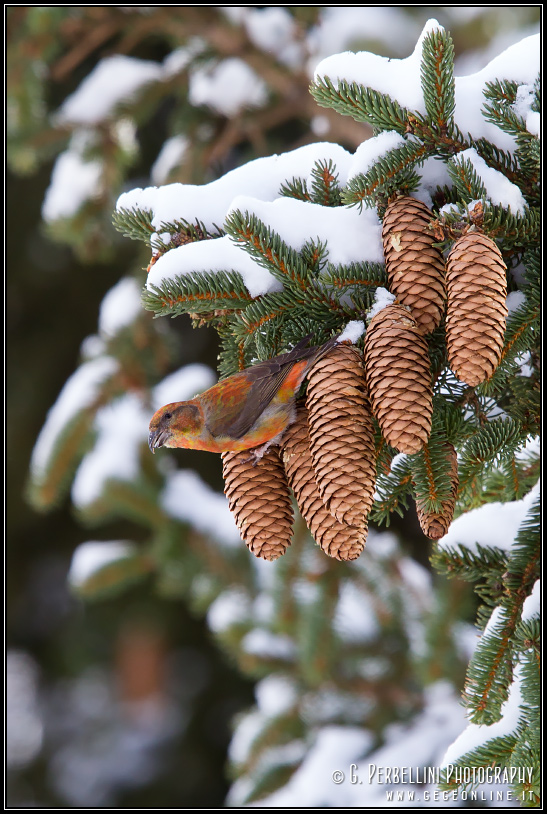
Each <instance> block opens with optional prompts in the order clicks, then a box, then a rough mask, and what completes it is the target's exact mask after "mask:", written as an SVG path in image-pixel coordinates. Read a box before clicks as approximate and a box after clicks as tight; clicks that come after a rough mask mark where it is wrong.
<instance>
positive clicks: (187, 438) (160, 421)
mask: <svg viewBox="0 0 547 814" xmlns="http://www.w3.org/2000/svg"><path fill="white" fill-rule="evenodd" d="M202 429H203V421H202V418H201V413H200V410H199V407H198V406H197V405H196V404H193V403H192V402H190V401H179V402H176V403H174V404H166V405H165V407H162V408H161V409H160V410H158V411H157V413H155V414H154V415H153V416H152V420H151V422H150V427H149V430H150V432H149V434H148V446H149V447H150V450H151V452H155V451H156V449H158V448H159V447H186V448H191V447H192V446H193V442H194V441H195V439H196V438H197V437H198V436H199V434H200V433H201V431H202Z"/></svg>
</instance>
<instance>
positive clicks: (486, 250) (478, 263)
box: [446, 232, 507, 387]
mask: <svg viewBox="0 0 547 814" xmlns="http://www.w3.org/2000/svg"><path fill="white" fill-rule="evenodd" d="M505 271H506V266H505V263H504V262H503V258H502V256H501V252H500V250H499V249H498V247H497V246H496V244H495V243H494V241H493V240H491V238H489V237H487V236H486V235H484V234H482V233H481V232H468V233H467V234H466V235H462V237H460V238H459V239H458V240H457V241H456V242H455V243H454V245H453V247H452V249H451V251H450V254H449V255H448V258H447V266H446V279H447V290H448V302H447V309H446V343H447V347H448V363H449V365H450V368H451V370H453V371H454V373H455V374H456V376H457V377H458V379H460V381H462V382H465V384H468V385H470V386H471V387H475V386H476V385H478V384H480V383H481V382H484V381H486V380H487V379H489V378H490V377H491V376H492V374H493V373H494V371H495V369H496V368H497V366H498V364H499V362H500V359H501V353H502V350H503V340H504V336H505V320H506V318H507V306H506V303H505V299H506V296H507V280H506V275H505Z"/></svg>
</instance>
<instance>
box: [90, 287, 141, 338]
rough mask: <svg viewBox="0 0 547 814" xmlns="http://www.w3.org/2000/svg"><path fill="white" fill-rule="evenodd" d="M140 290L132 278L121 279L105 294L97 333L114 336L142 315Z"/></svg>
mask: <svg viewBox="0 0 547 814" xmlns="http://www.w3.org/2000/svg"><path fill="white" fill-rule="evenodd" d="M142 312H143V311H142V305H141V290H140V286H139V285H138V284H137V281H136V280H135V279H134V278H133V277H122V278H121V280H119V281H118V282H117V283H116V285H115V286H113V287H112V288H111V289H110V291H108V292H107V294H106V295H105V297H104V298H103V301H102V303H101V306H100V309H99V333H101V334H102V335H103V336H106V337H112V336H115V335H116V334H117V333H118V332H119V331H121V330H122V329H123V328H126V327H127V326H128V325H131V324H132V323H133V322H134V320H135V319H136V318H137V317H138V316H139V314H142Z"/></svg>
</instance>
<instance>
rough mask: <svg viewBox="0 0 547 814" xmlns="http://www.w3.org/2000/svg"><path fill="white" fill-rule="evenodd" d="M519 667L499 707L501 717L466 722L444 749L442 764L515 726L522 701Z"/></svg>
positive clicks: (456, 758)
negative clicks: (481, 722) (481, 721)
mask: <svg viewBox="0 0 547 814" xmlns="http://www.w3.org/2000/svg"><path fill="white" fill-rule="evenodd" d="M520 682H521V667H520V665H519V664H517V665H516V667H515V670H514V674H513V683H512V684H511V687H510V689H509V697H508V699H507V701H506V702H505V703H504V704H503V706H502V708H501V718H500V720H499V721H496V722H495V723H493V724H490V725H486V724H472V723H470V724H468V725H467V727H466V728H465V729H464V731H463V732H462V733H461V734H460V735H459V736H458V737H457V738H456V740H455V741H454V743H452V744H451V745H450V746H449V748H448V749H447V750H446V753H445V755H444V757H443V760H442V766H443V767H446V766H450V764H452V763H455V762H456V761H457V760H458V759H459V758H461V757H462V756H463V755H465V753H466V752H470V751H471V750H472V749H478V747H479V746H484V745H485V744H486V743H487V742H488V741H489V740H491V739H492V738H501V737H503V736H504V735H511V734H512V733H513V732H514V731H515V729H516V728H517V725H518V721H519V718H520V715H521V711H520V704H521V703H522V693H521V689H520Z"/></svg>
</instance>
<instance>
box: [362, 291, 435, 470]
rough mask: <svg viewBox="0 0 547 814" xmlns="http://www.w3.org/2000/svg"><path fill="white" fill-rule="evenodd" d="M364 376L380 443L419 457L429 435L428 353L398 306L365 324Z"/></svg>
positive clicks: (413, 324)
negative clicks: (378, 428)
mask: <svg viewBox="0 0 547 814" xmlns="http://www.w3.org/2000/svg"><path fill="white" fill-rule="evenodd" d="M365 374H366V381H367V385H368V390H369V394H370V399H371V404H372V411H373V413H374V415H375V417H376V419H377V421H378V423H379V424H380V427H381V430H382V433H383V436H384V438H385V439H386V441H387V442H388V443H389V444H390V445H391V446H392V447H394V448H395V449H397V450H398V451H399V452H405V453H407V454H413V453H415V452H419V451H420V449H422V447H423V446H424V444H425V443H426V442H427V439H428V438H429V434H430V432H431V416H432V412H433V395H432V389H431V373H430V364H429V353H428V348H427V342H426V340H425V339H424V337H423V336H422V334H421V332H420V330H419V329H418V326H417V324H416V321H415V320H414V318H413V317H412V316H411V314H410V313H409V311H408V310H407V309H406V308H404V307H403V306H402V305H397V304H393V305H388V306H386V307H385V308H382V309H381V310H380V311H378V313H377V314H376V315H375V316H374V317H373V318H372V320H371V321H370V324H369V326H368V329H367V333H366V336H365Z"/></svg>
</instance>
